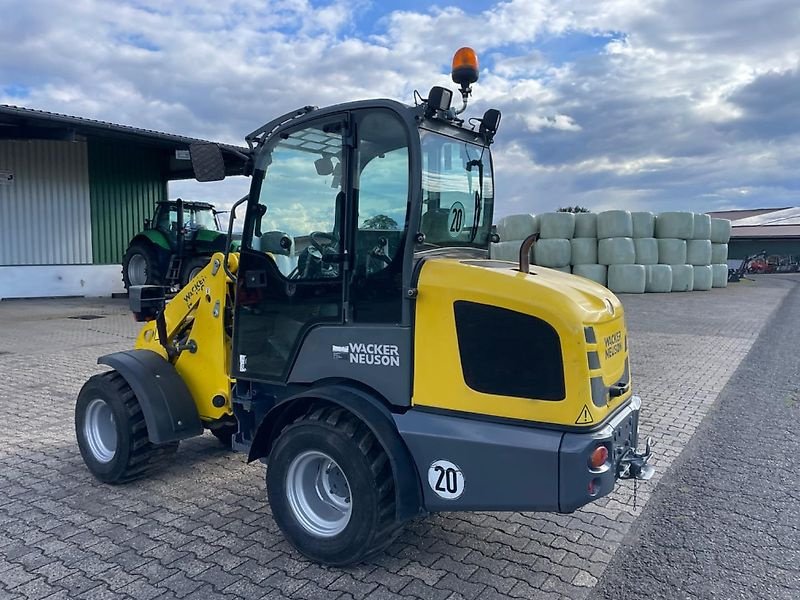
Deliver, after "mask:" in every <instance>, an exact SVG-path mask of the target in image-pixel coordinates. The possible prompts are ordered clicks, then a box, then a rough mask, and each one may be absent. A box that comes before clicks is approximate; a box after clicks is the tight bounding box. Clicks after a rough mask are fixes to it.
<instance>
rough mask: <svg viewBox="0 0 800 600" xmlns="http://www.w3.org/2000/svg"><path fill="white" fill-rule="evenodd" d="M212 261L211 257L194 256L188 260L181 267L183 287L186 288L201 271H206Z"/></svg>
mask: <svg viewBox="0 0 800 600" xmlns="http://www.w3.org/2000/svg"><path fill="white" fill-rule="evenodd" d="M210 260H211V257H210V256H193V257H191V258H187V259H186V260H185V261H184V263H183V266H182V267H181V280H180V282H181V287H185V286H186V284H187V283H189V282H190V281H191V280H192V279H194V277H195V275H197V273H199V272H200V270H201V269H204V268H205V266H206V265H207V264H208V261H210Z"/></svg>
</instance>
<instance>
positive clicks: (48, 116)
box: [0, 104, 247, 152]
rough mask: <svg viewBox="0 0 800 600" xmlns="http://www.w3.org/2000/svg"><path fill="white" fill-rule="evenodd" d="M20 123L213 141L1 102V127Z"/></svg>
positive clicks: (149, 137) (171, 140)
mask: <svg viewBox="0 0 800 600" xmlns="http://www.w3.org/2000/svg"><path fill="white" fill-rule="evenodd" d="M19 124H23V125H40V126H43V125H47V124H52V125H59V126H72V128H74V129H76V130H81V131H87V132H90V133H91V134H93V135H100V136H103V134H106V135H107V134H123V135H127V136H133V137H136V138H139V139H140V140H141V141H151V142H167V143H168V144H169V145H181V146H187V147H188V146H189V144H193V143H195V142H208V141H209V140H203V139H200V138H193V137H188V136H185V135H176V134H174V133H164V132H162V131H155V130H153V129H143V128H140V127H132V126H131V125H119V124H117V123H109V122H108V121H99V120H97V119H87V118H85V117H75V116H72V115H64V114H61V113H54V112H48V111H46V110H37V109H34V108H24V107H22V106H12V105H10V104H0V126H2V125H19ZM215 143H217V142H215ZM218 145H219V146H220V147H221V148H227V149H230V150H236V151H239V152H244V151H246V150H247V149H246V148H244V147H241V146H233V145H231V144H218Z"/></svg>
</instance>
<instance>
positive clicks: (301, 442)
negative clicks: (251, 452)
mask: <svg viewBox="0 0 800 600" xmlns="http://www.w3.org/2000/svg"><path fill="white" fill-rule="evenodd" d="M309 450H313V451H318V452H322V453H324V454H326V455H327V456H329V457H331V458H332V459H333V460H334V461H335V462H336V465H337V466H338V467H339V468H340V469H341V472H342V473H343V474H344V476H345V478H346V482H347V485H348V487H349V492H350V501H351V502H352V508H351V514H350V519H349V521H348V523H347V525H346V527H344V529H343V530H342V531H341V532H340V533H337V534H336V535H334V536H332V537H320V536H318V535H314V534H312V533H311V532H310V531H309V530H308V529H306V528H305V527H304V525H303V524H302V523H301V521H300V520H299V519H298V517H297V516H296V515H295V512H294V510H293V509H292V507H291V503H290V501H289V496H288V492H287V476H288V474H289V470H290V465H291V463H292V462H293V460H294V459H295V458H296V457H299V456H300V455H302V454H303V453H306V452H307V451H309ZM267 495H268V497H269V503H270V506H271V507H272V515H273V517H274V518H275V522H276V523H277V524H278V526H279V527H280V529H281V531H283V534H284V535H285V536H286V538H287V539H288V540H289V542H290V543H291V544H292V545H293V546H294V547H295V548H296V549H297V550H298V551H299V552H300V553H302V554H303V555H305V556H307V557H308V558H310V559H311V560H314V561H316V562H319V563H323V564H326V565H332V566H343V565H349V564H354V563H358V562H361V561H363V560H364V559H366V558H368V557H369V556H371V555H373V554H376V553H377V552H380V551H381V550H383V549H385V548H386V547H387V546H388V545H389V544H391V543H392V542H393V541H394V540H395V538H396V537H397V535H398V534H399V533H400V530H401V529H402V523H398V522H397V521H396V520H395V501H394V477H393V475H392V469H391V466H390V464H389V460H388V457H387V456H386V452H385V451H384V449H383V447H382V446H381V445H380V443H379V442H378V440H377V439H376V438H375V436H374V435H373V434H372V432H371V431H370V430H369V429H368V428H367V427H366V426H365V425H364V424H363V423H362V422H361V421H360V420H358V419H357V418H356V417H355V416H353V415H352V414H351V413H349V412H348V411H346V410H344V409H342V408H339V407H336V406H330V405H317V406H314V407H312V408H311V409H310V410H309V411H308V412H307V413H305V414H304V415H303V416H301V417H299V418H297V419H296V420H295V421H294V422H293V423H292V424H291V425H289V426H288V427H286V428H285V429H284V430H283V431H282V432H281V434H280V437H279V438H278V440H277V441H276V442H275V446H274V447H273V449H272V452H271V453H270V456H269V465H268V467H267Z"/></svg>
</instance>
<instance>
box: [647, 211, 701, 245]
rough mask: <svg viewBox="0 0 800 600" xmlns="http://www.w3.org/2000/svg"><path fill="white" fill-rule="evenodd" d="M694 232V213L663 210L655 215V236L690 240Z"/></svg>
mask: <svg viewBox="0 0 800 600" xmlns="http://www.w3.org/2000/svg"><path fill="white" fill-rule="evenodd" d="M693 233H694V213H690V212H664V213H661V214H660V215H658V216H657V217H656V237H657V238H661V239H667V238H677V239H681V240H690V239H692V235H693Z"/></svg>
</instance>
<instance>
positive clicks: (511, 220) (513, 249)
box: [489, 213, 539, 262]
mask: <svg viewBox="0 0 800 600" xmlns="http://www.w3.org/2000/svg"><path fill="white" fill-rule="evenodd" d="M538 232H539V218H538V217H536V216H535V215H531V214H527V213H523V214H519V215H509V216H507V217H503V218H502V219H500V221H498V223H497V235H498V236H500V242H499V243H497V244H491V245H490V247H489V256H490V257H491V258H496V259H497V260H508V261H511V262H517V261H518V260H519V247H520V246H521V245H522V241H523V240H524V239H525V238H526V237H528V236H529V235H531V234H534V233H538ZM531 262H533V251H532V250H531Z"/></svg>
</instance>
